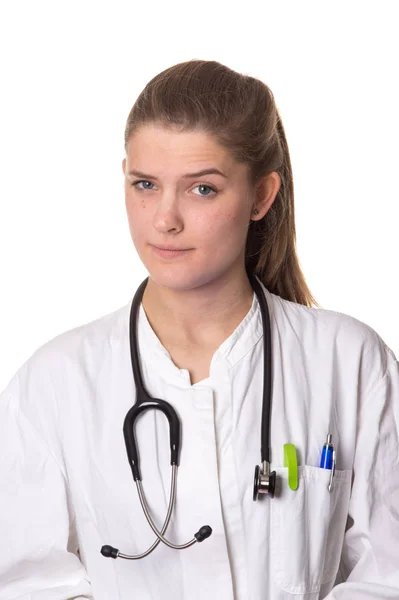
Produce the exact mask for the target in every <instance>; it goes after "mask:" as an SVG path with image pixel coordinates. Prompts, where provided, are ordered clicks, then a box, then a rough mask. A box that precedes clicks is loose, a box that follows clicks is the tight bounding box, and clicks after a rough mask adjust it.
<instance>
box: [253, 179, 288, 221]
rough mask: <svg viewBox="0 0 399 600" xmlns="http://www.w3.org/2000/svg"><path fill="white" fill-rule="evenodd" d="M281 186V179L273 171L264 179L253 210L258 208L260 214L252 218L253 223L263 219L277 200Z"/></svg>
mask: <svg viewBox="0 0 399 600" xmlns="http://www.w3.org/2000/svg"><path fill="white" fill-rule="evenodd" d="M280 186H281V179H280V175H279V174H278V173H277V171H272V172H271V173H268V174H267V175H265V177H263V179H262V180H261V181H260V183H259V184H258V186H257V189H256V200H255V202H254V205H253V208H257V209H258V211H259V213H258V214H257V215H256V216H254V217H252V216H251V220H252V221H259V220H260V219H263V217H264V216H265V214H266V213H267V211H268V210H269V209H270V207H271V205H272V204H273V202H274V200H275V199H276V196H277V194H278V191H279V189H280ZM252 214H253V213H252Z"/></svg>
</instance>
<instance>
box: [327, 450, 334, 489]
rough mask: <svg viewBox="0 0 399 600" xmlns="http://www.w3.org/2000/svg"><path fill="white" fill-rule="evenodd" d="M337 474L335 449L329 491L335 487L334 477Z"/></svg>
mask: <svg viewBox="0 0 399 600" xmlns="http://www.w3.org/2000/svg"><path fill="white" fill-rule="evenodd" d="M334 475H335V450H333V455H332V469H331V474H330V482H329V484H328V491H329V492H331V490H332V487H333V478H334Z"/></svg>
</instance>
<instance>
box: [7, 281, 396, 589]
mask: <svg viewBox="0 0 399 600" xmlns="http://www.w3.org/2000/svg"><path fill="white" fill-rule="evenodd" d="M262 287H263V290H264V292H265V294H266V298H267V302H268V306H269V310H270V316H271V326H272V362H273V367H272V383H273V401H272V423H273V426H272V436H271V446H272V457H271V458H272V468H274V469H275V470H276V471H277V474H278V475H279V484H278V490H277V491H278V493H277V494H276V497H275V498H274V499H270V498H268V497H266V496H263V497H262V498H261V499H260V500H258V501H257V502H254V501H253V499H252V490H253V476H254V468H255V465H257V464H259V462H260V417H261V404H262V388H263V335H262V321H261V315H260V311H259V305H258V300H257V297H256V295H254V298H253V304H252V308H251V309H250V311H249V313H248V314H247V315H246V316H245V318H244V319H243V321H242V322H241V323H240V325H239V326H238V327H237V329H236V330H235V331H234V332H233V333H232V334H231V336H230V337H229V338H228V339H226V340H225V341H224V342H223V343H222V344H221V346H220V347H219V348H218V350H217V351H216V352H215V354H214V356H213V359H212V362H211V367H210V376H209V377H208V378H207V379H205V380H203V381H201V382H199V383H197V384H195V385H191V382H190V377H189V373H188V371H187V370H185V369H179V368H177V367H176V365H175V364H174V363H173V362H172V360H171V357H170V355H169V354H168V352H167V351H166V349H165V348H164V347H163V346H162V345H161V343H160V341H159V339H158V338H157V337H156V335H155V333H154V331H153V330H152V329H151V327H150V325H149V323H148V320H147V317H146V315H145V312H144V310H143V307H142V306H141V307H140V311H139V326H138V343H139V348H140V355H141V364H142V370H143V377H144V383H145V386H146V388H147V390H148V392H149V393H150V394H151V395H152V396H154V397H156V398H163V399H165V400H167V401H168V402H170V403H171V404H172V405H173V406H174V407H175V409H176V410H177V412H178V414H179V416H180V419H181V422H182V450H181V461H180V466H179V469H178V473H177V502H176V507H175V512H174V514H173V516H172V519H171V524H170V526H169V529H168V531H167V537H168V538H169V539H170V540H171V541H172V542H175V543H178V544H181V543H185V542H187V541H188V540H190V539H191V538H192V537H193V534H194V533H195V532H196V531H197V530H198V529H199V528H200V527H201V526H202V525H210V526H211V527H212V529H213V533H212V535H211V537H210V538H209V539H207V540H206V541H204V542H202V543H198V544H195V545H194V546H192V547H191V548H189V549H186V550H172V549H170V548H168V547H166V546H165V545H164V544H160V545H159V546H158V547H157V548H156V549H155V551H154V552H153V553H152V554H151V555H149V556H148V557H146V558H144V559H142V560H138V561H128V560H123V559H122V558H118V559H116V560H114V559H112V558H105V557H103V556H102V555H101V554H100V548H101V546H103V545H104V544H110V545H112V546H114V547H116V548H119V549H120V551H121V552H123V553H126V554H135V553H139V552H142V551H144V550H146V549H147V548H148V546H150V545H151V544H152V542H153V541H154V534H153V532H152V531H151V529H150V527H149V525H148V524H147V522H146V520H145V517H144V515H143V513H142V510H141V507H140V503H139V499H138V496H137V492H136V487H135V484H134V481H133V477H132V473H131V470H130V467H129V464H128V461H127V455H126V449H125V442H124V438H123V432H122V427H123V421H124V418H125V415H126V413H127V411H128V410H129V408H130V407H131V405H132V404H133V402H134V400H135V390H134V382H133V376H132V370H131V362H130V347H129V316H130V307H131V301H129V303H128V304H127V305H126V306H124V307H122V308H121V309H119V310H117V311H115V312H113V313H112V314H109V315H106V316H104V317H102V318H100V319H97V320H95V321H93V322H91V323H88V324H85V325H83V326H81V327H77V328H75V329H73V330H70V331H67V332H64V333H62V334H61V335H59V336H57V337H56V338H54V339H53V340H51V341H49V342H47V343H46V344H44V345H43V346H41V347H40V348H39V349H38V350H37V351H36V352H35V353H34V354H33V355H32V356H31V357H30V358H29V360H27V361H26V363H25V364H24V365H23V366H22V367H21V368H20V369H19V370H18V372H17V373H16V374H15V375H14V376H13V378H12V379H11V381H10V382H9V384H8V386H7V388H6V389H5V390H4V391H3V393H2V394H1V396H0V440H1V453H0V486H1V493H0V500H1V502H0V600H11V599H16V598H18V599H19V600H66V599H72V598H74V599H78V598H79V599H82V598H94V599H95V600H137V599H139V600H147V599H148V600H149V599H156V600H159V599H166V600H167V599H173V600H183V599H184V600H187V599H190V600H203V599H206V600H211V599H212V600H213V599H217V600H233V599H235V600H260V599H265V600H266V599H269V600H288V599H291V600H292V599H295V600H301V599H306V600H316V599H319V598H327V599H328V600H333V599H334V600H338V599H340V600H343V599H345V600H371V599H377V598H378V599H379V600H381V599H396V600H398V598H399V514H398V511H399V491H398V489H399V449H398V437H399V436H398V433H399V368H398V362H397V360H396V357H395V355H394V353H393V352H392V350H390V349H389V348H388V347H387V346H386V344H385V343H384V342H383V340H382V339H381V338H380V337H379V335H377V333H376V332H375V331H374V330H373V329H372V328H371V327H369V326H368V325H366V324H364V323H362V322H360V321H358V320H357V319H355V318H353V317H350V316H348V315H345V314H342V313H337V312H334V311H328V310H322V309H315V308H307V307H304V306H303V305H298V304H296V303H293V302H288V301H286V300H282V299H281V298H280V297H278V296H276V295H274V294H271V293H270V292H269V291H268V290H267V289H266V288H265V287H264V286H262ZM136 433H137V439H138V442H139V449H140V458H141V469H142V475H143V487H144V491H145V494H146V497H147V500H148V503H149V506H150V508H151V511H152V514H153V516H154V519H155V521H156V523H157V524H158V526H159V527H161V525H162V523H163V520H164V517H165V514H166V510H167V504H168V499H169V485H170V472H171V470H170V464H169V460H170V450H169V430H168V424H167V420H166V418H165V417H164V415H162V414H161V413H159V412H156V411H151V412H150V413H146V414H144V415H142V416H141V417H140V419H139V421H138V423H137V430H136ZM327 433H332V436H333V443H334V445H335V448H336V454H337V470H336V475H335V480H334V487H333V491H332V492H331V493H329V492H328V490H327V484H328V479H329V475H330V472H329V471H327V470H323V469H320V468H319V467H318V465H319V460H320V454H321V448H322V446H323V444H324V443H325V440H326V436H327ZM286 442H290V443H293V444H295V445H296V448H297V453H298V461H299V464H300V467H299V487H298V490H297V491H291V490H290V489H289V488H288V484H287V469H286V468H285V467H284V455H283V444H284V443H286ZM352 479H353V484H352ZM348 514H349V518H348ZM346 528H347V531H346V533H345V529H346ZM344 534H345V536H344ZM339 582H341V583H339ZM332 588H334V589H332ZM331 590H332V591H331Z"/></svg>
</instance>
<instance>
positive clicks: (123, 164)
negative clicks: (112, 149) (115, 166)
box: [122, 158, 126, 174]
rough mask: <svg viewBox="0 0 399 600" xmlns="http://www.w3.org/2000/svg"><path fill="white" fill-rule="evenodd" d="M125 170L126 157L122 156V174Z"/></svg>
mask: <svg viewBox="0 0 399 600" xmlns="http://www.w3.org/2000/svg"><path fill="white" fill-rule="evenodd" d="M125 170H126V158H124V159H123V161H122V171H123V174H125Z"/></svg>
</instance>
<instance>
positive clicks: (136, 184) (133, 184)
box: [131, 179, 154, 190]
mask: <svg viewBox="0 0 399 600" xmlns="http://www.w3.org/2000/svg"><path fill="white" fill-rule="evenodd" d="M139 183H149V184H150V185H154V184H153V183H151V181H146V180H145V179H140V181H134V182H133V183H132V184H131V186H132V187H133V186H135V187H138V184H139ZM140 189H141V190H142V189H145V190H148V189H151V188H148V187H145V188H140Z"/></svg>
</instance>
